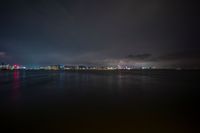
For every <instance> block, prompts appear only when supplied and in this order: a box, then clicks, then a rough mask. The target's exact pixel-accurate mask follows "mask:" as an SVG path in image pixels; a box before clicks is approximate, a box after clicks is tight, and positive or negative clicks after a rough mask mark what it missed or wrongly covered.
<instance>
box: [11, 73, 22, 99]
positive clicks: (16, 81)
mask: <svg viewBox="0 0 200 133" xmlns="http://www.w3.org/2000/svg"><path fill="white" fill-rule="evenodd" d="M20 87H21V81H20V72H19V71H18V70H15V71H14V72H13V81H12V94H11V96H12V101H13V102H15V101H16V100H17V99H18V98H19V96H20Z"/></svg>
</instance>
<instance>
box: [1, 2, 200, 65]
mask: <svg viewBox="0 0 200 133" xmlns="http://www.w3.org/2000/svg"><path fill="white" fill-rule="evenodd" d="M198 8H199V5H198V3H195V2H193V1H191V0H190V1H183V0H182V1H177V0H13V1H11V0H1V3H0V62H6V63H11V64H14V63H18V64H23V65H48V64H89V65H135V66H156V67H164V66H167V67H189V68H195V67H200V46H199V45H200V41H199V39H200V26H199V24H200V14H199V9H198Z"/></svg>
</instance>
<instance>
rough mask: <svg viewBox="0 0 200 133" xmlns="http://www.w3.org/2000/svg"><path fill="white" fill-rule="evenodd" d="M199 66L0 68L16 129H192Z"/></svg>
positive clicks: (4, 108) (5, 116)
mask: <svg viewBox="0 0 200 133" xmlns="http://www.w3.org/2000/svg"><path fill="white" fill-rule="evenodd" d="M199 76H200V71H189V70H188V71H176V70H151V71H142V70H138V71H0V120H1V123H2V124H1V127H2V128H5V129H6V130H7V131H9V130H11V131H13V132H17V131H19V132H37V133H40V132H42V133H44V132H56V133H62V132H70V133H71V132H80V133H81V132H87V133H88V132H92V133H95V132H101V133H104V132H106V133H107V132H108V133H117V132H121V133H129V132H136V133H137V132H139V133H140V132H142V133H143V132H144V133H148V132H154V133H165V132H166V133H169V132H170V133H172V132H193V131H195V130H198V129H199V124H198V121H199V119H198V115H199V109H198V108H199V107H198V106H199V100H200V97H199V96H200V77H199Z"/></svg>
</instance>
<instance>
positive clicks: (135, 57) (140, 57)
mask: <svg viewBox="0 0 200 133" xmlns="http://www.w3.org/2000/svg"><path fill="white" fill-rule="evenodd" d="M151 56H152V55H151V54H147V53H145V54H135V55H133V54H130V55H128V56H127V57H126V58H127V59H131V60H140V61H141V60H145V59H149V58H150V57H151Z"/></svg>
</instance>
